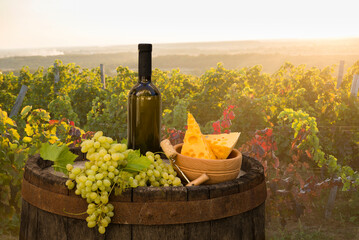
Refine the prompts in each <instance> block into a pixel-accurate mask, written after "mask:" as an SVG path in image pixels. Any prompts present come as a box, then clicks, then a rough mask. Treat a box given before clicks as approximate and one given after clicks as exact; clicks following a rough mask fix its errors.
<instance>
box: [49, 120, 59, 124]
mask: <svg viewBox="0 0 359 240" xmlns="http://www.w3.org/2000/svg"><path fill="white" fill-rule="evenodd" d="M58 122H59V120H50V121H49V124H50V125H52V124H56V123H58Z"/></svg>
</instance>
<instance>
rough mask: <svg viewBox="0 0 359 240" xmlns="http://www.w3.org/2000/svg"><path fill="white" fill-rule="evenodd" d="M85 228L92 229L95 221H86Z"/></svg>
mask: <svg viewBox="0 0 359 240" xmlns="http://www.w3.org/2000/svg"><path fill="white" fill-rule="evenodd" d="M87 226H88V227H89V228H93V227H95V226H96V222H95V221H88V222H87Z"/></svg>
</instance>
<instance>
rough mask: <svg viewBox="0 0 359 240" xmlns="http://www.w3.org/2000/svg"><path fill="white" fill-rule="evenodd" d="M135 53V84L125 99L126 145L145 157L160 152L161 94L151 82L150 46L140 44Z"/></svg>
mask: <svg viewBox="0 0 359 240" xmlns="http://www.w3.org/2000/svg"><path fill="white" fill-rule="evenodd" d="M138 50H139V57H138V82H137V83H136V85H135V86H133V88H132V89H131V90H130V93H129V95H128V106H127V107H128V108H127V111H128V112H127V145H128V148H131V149H140V151H141V153H142V154H145V153H146V152H147V151H151V152H158V151H160V150H161V147H160V140H161V137H160V135H161V114H162V110H161V94H160V92H159V91H158V89H157V88H156V86H155V85H154V84H153V83H152V82H151V75H152V44H139V45H138Z"/></svg>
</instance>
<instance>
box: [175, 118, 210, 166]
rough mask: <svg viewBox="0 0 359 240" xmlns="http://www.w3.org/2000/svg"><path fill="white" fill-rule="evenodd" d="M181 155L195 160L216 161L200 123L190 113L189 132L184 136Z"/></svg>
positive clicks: (188, 120)
mask: <svg viewBox="0 0 359 240" xmlns="http://www.w3.org/2000/svg"><path fill="white" fill-rule="evenodd" d="M181 154H182V155H186V156H189V157H194V158H201V159H216V156H215V155H214V154H213V152H212V150H211V148H210V146H209V143H208V142H207V141H206V140H205V139H204V136H203V135H202V133H201V129H200V128H199V126H198V123H197V122H196V120H195V119H194V117H193V116H192V114H190V113H188V118H187V131H186V134H185V136H184V143H183V145H182V150H181Z"/></svg>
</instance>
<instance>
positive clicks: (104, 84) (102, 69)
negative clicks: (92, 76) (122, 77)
mask: <svg viewBox="0 0 359 240" xmlns="http://www.w3.org/2000/svg"><path fill="white" fill-rule="evenodd" d="M100 74H101V83H102V88H103V89H106V80H105V69H104V66H103V64H100Z"/></svg>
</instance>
